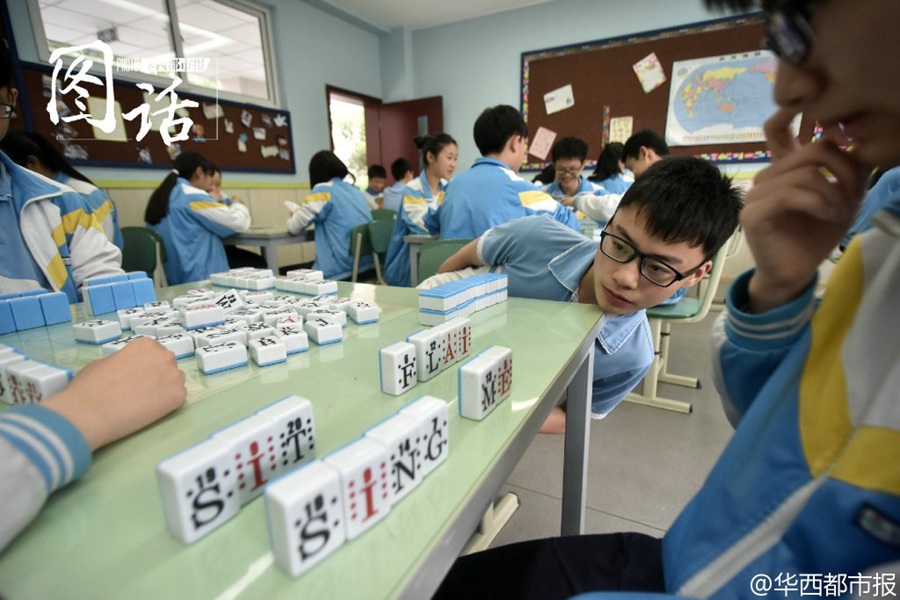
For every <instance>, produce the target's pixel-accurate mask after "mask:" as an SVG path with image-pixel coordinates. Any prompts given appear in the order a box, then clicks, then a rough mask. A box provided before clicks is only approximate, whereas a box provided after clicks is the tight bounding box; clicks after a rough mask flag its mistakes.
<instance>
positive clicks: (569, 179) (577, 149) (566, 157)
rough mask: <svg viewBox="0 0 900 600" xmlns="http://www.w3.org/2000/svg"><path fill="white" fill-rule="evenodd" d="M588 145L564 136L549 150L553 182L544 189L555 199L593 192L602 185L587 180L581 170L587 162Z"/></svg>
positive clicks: (598, 190)
mask: <svg viewBox="0 0 900 600" xmlns="http://www.w3.org/2000/svg"><path fill="white" fill-rule="evenodd" d="M587 153H588V145H587V143H586V142H585V141H584V140H581V139H578V138H576V137H565V138H562V139H561V140H559V141H557V142H556V143H555V144H554V145H553V149H552V150H551V151H550V157H551V159H552V160H553V173H554V181H553V183H550V184H547V185H545V186H544V191H545V192H546V193H548V194H550V195H551V196H553V197H554V198H555V199H557V200H562V199H563V198H574V197H575V196H577V195H578V194H584V193H588V194H593V193H596V192H600V191H602V189H603V188H602V187H601V186H598V185H597V184H595V183H594V182H592V181H588V180H587V179H586V178H585V177H584V175H582V174H581V172H582V171H583V170H584V163H585V162H587Z"/></svg>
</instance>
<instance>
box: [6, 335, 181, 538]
mask: <svg viewBox="0 0 900 600" xmlns="http://www.w3.org/2000/svg"><path fill="white" fill-rule="evenodd" d="M185 393H186V392H185V387H184V374H183V373H182V372H181V371H180V370H179V369H178V367H177V366H176V365H175V357H174V355H173V354H172V353H171V352H169V351H168V350H166V349H165V348H163V347H162V346H160V345H159V344H157V343H156V342H154V341H152V340H150V339H143V340H137V341H135V342H132V343H131V344H129V345H128V346H126V347H125V348H123V349H122V350H120V351H119V352H117V353H115V354H112V355H110V356H109V357H107V358H103V359H100V360H97V361H94V362H92V363H90V364H88V365H87V366H86V367H85V368H84V369H82V370H81V371H80V372H79V373H78V374H77V375H76V376H75V378H74V379H73V380H72V382H71V383H70V384H69V385H68V386H67V387H66V389H64V390H63V391H62V392H60V393H59V394H56V395H55V396H53V397H51V398H48V399H47V400H45V401H44V403H43V404H41V405H33V404H28V405H19V406H16V407H13V408H12V409H10V410H9V411H7V412H6V413H4V414H3V415H0V506H2V507H3V510H2V511H0V550H2V549H3V548H5V547H6V546H7V544H9V542H10V541H11V540H12V539H13V538H14V537H15V536H16V535H17V534H18V533H19V532H20V531H21V530H22V529H24V528H25V526H26V525H27V524H28V523H29V522H31V520H32V519H34V518H35V516H37V514H38V512H40V509H41V507H42V506H43V504H44V502H45V501H46V499H47V497H48V496H49V494H50V493H52V492H53V491H55V490H57V489H59V488H61V487H63V486H65V485H67V484H68V483H70V482H71V481H74V480H75V479H77V478H79V477H80V476H81V475H82V474H84V472H85V471H87V469H88V467H89V466H90V463H91V452H92V451H94V450H96V449H98V448H100V447H102V446H104V445H106V444H109V443H111V442H113V441H116V440H118V439H120V438H122V437H125V436H127V435H129V434H131V433H133V432H135V431H137V430H139V429H141V428H143V427H145V426H147V425H149V424H150V423H152V422H154V421H156V420H158V419H160V418H161V417H163V416H164V415H166V414H168V413H170V412H172V411H173V410H175V409H176V408H178V407H179V406H181V404H182V403H183V402H184V399H185Z"/></svg>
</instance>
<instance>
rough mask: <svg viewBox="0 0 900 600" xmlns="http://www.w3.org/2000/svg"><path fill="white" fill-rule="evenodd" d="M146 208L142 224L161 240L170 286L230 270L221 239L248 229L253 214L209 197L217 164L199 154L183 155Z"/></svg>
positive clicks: (236, 205) (239, 206) (179, 157)
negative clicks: (163, 245) (163, 246)
mask: <svg viewBox="0 0 900 600" xmlns="http://www.w3.org/2000/svg"><path fill="white" fill-rule="evenodd" d="M174 167H175V168H174V169H173V170H172V172H171V173H169V175H168V176H166V178H165V179H164V180H163V182H162V183H161V184H160V185H159V187H158V188H156V190H154V192H153V194H151V196H150V201H149V202H148V203H147V209H146V210H145V211H144V221H146V222H147V226H148V227H152V228H153V229H155V230H156V231H158V232H159V234H160V235H161V236H162V238H163V244H165V247H166V257H167V258H166V262H165V263H163V269H164V270H165V272H166V281H168V282H169V285H177V284H179V283H187V282H189V281H200V280H202V279H208V278H209V276H210V274H212V273H220V272H222V271H227V270H228V268H229V265H228V259H227V258H226V257H225V247H224V245H223V244H222V238H225V237H228V236H230V235H234V234H236V233H243V232H244V231H247V229H249V227H250V211H249V210H247V207H246V206H244V204H243V203H242V202H240V201H238V200H235V199H232V202H231V204H229V205H226V204H224V203H221V202H219V201H217V200H216V199H215V198H213V197H212V196H210V195H209V193H208V191H207V190H209V189H210V188H211V187H212V178H213V175H214V173H215V171H216V167H215V165H213V164H212V163H211V162H209V161H208V160H206V159H205V158H204V157H203V156H202V155H200V154H198V153H197V152H182V153H181V154H179V155H178V158H176V159H175V164H174Z"/></svg>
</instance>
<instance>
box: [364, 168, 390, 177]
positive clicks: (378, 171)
mask: <svg viewBox="0 0 900 600" xmlns="http://www.w3.org/2000/svg"><path fill="white" fill-rule="evenodd" d="M368 176H369V179H372V178H373V177H381V178H382V179H387V171H386V170H385V168H384V167H383V166H381V165H369V172H368Z"/></svg>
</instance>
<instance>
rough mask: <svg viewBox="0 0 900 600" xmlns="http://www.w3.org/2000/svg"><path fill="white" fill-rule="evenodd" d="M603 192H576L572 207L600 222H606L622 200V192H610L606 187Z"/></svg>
mask: <svg viewBox="0 0 900 600" xmlns="http://www.w3.org/2000/svg"><path fill="white" fill-rule="evenodd" d="M602 192H603V193H602V194H599V195H598V194H596V193H590V192H584V193H581V194H576V195H575V198H574V199H573V201H572V208H574V209H575V210H577V211H579V212H582V213H584V214H586V215H587V216H588V217H590V218H591V219H593V220H595V221H598V222H600V223H606V222H607V221H609V220H610V219H611V218H612V216H613V215H614V214H615V212H616V209H617V208H618V207H619V202H620V201H621V200H622V195H621V194H610V193H608V192H607V191H606V190H605V189H603V190H602Z"/></svg>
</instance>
